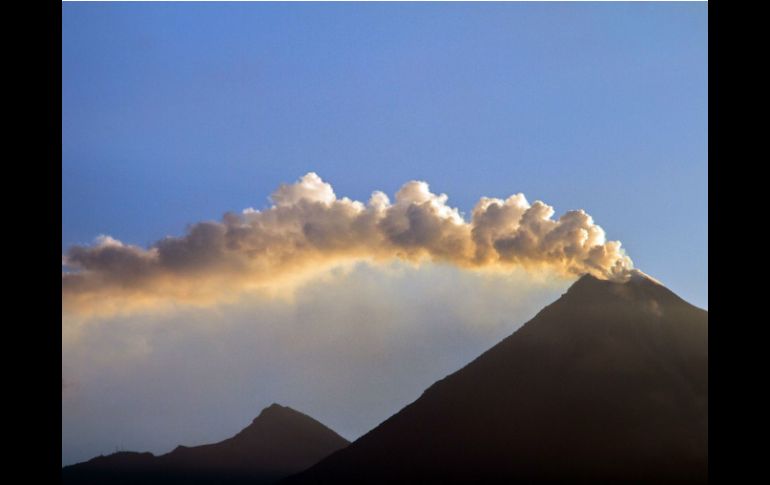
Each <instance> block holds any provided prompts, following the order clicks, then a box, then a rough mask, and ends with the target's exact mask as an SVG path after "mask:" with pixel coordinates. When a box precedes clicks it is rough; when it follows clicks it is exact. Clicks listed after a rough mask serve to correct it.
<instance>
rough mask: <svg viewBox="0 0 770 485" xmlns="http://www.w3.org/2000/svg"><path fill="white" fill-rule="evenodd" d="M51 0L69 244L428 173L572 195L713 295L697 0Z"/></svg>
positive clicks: (392, 185) (361, 190) (455, 189)
mask: <svg viewBox="0 0 770 485" xmlns="http://www.w3.org/2000/svg"><path fill="white" fill-rule="evenodd" d="M62 8H63V46H62V56H63V73H62V81H63V84H62V108H63V119H62V131H63V147H62V153H63V159H62V185H63V187H62V193H63V200H62V226H63V227H62V229H63V236H62V249H63V250H64V249H66V248H67V247H69V246H70V245H72V244H75V243H89V242H91V241H92V240H93V238H94V237H96V236H97V235H98V234H102V233H106V234H109V235H111V236H113V237H116V238H117V239H120V240H122V241H125V242H130V243H133V244H138V245H141V246H146V245H149V244H150V243H152V242H154V241H156V240H158V239H160V238H161V237H163V236H166V235H178V234H180V233H182V232H183V230H184V227H185V225H186V224H190V223H193V222H197V221H200V220H206V219H218V218H219V217H221V215H222V214H223V213H224V212H226V211H228V210H232V211H240V210H241V209H243V208H246V207H255V208H262V207H264V206H267V205H268V201H267V196H268V195H269V194H270V193H271V192H272V190H274V189H275V187H277V186H278V185H279V184H280V183H285V182H293V181H294V180H296V179H297V178H298V177H300V176H302V175H304V174H305V173H307V172H309V171H315V172H317V173H318V174H319V175H320V176H321V177H323V178H324V180H327V181H329V182H330V183H331V184H332V185H333V186H334V187H335V190H336V192H337V194H338V195H339V196H348V197H351V198H354V199H358V200H366V199H367V198H368V196H369V194H370V193H371V192H372V191H374V190H383V191H385V192H386V193H388V194H390V195H391V196H392V194H393V193H394V192H395V191H396V190H397V189H398V188H399V187H400V185H401V184H403V183H404V182H406V181H407V180H412V179H418V180H426V181H427V182H429V183H430V184H431V188H432V189H433V190H434V191H435V192H437V193H442V192H445V193H447V194H449V195H450V200H449V204H450V205H453V206H455V207H458V208H459V209H460V210H461V211H462V212H464V213H466V214H467V213H469V212H470V209H471V208H472V205H473V203H475V202H476V200H478V198H479V197H480V196H482V195H486V196H496V197H503V198H504V197H507V196H509V195H511V194H514V193H518V192H522V193H524V194H525V195H526V196H527V197H528V199H529V200H530V201H533V200H538V199H540V200H544V201H547V202H548V203H549V204H551V205H553V206H554V207H555V208H556V211H557V213H563V212H564V211H566V210H570V209H578V208H583V209H585V210H587V211H588V212H589V213H590V214H592V215H593V216H594V218H595V219H596V220H597V221H599V222H600V224H601V225H602V226H603V227H604V229H605V230H606V231H607V234H608V237H609V238H611V239H619V240H620V241H622V242H623V245H624V247H625V248H626V249H627V251H628V253H629V255H630V256H631V257H632V259H633V260H634V262H635V263H636V265H637V266H638V267H640V268H641V269H642V270H644V271H646V272H647V273H649V274H651V275H654V276H655V277H656V278H658V279H660V280H661V281H663V282H664V283H666V284H667V285H668V286H669V287H671V288H672V289H673V290H674V291H676V292H678V293H679V294H680V295H682V296H683V297H684V298H686V299H688V300H689V301H692V302H693V303H694V304H696V305H699V306H701V307H707V306H708V284H707V275H708V261H707V254H708V238H707V230H708V226H707V215H708V210H707V209H708V207H707V195H708V193H707V181H708V160H707V148H708V146H707V134H708V131H707V122H708V118H707V109H708V105H707V92H708V80H707V69H708V64H707V5H706V4H705V3H662V4H661V3H646V2H642V3H624V4H590V3H589V4H586V3H575V4H559V3H556V4H531V3H522V4H498V3H495V4H483V5H475V4H474V5H471V4H433V3H425V4H404V3H397V4H323V3H322V4H262V3H260V4H227V5H214V4H173V3H170V4H146V3H139V4H76V3H65V4H63V7H62Z"/></svg>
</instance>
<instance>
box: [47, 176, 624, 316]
mask: <svg viewBox="0 0 770 485" xmlns="http://www.w3.org/2000/svg"><path fill="white" fill-rule="evenodd" d="M271 200H272V202H273V205H272V206H271V207H269V208H267V209H265V210H255V209H246V210H244V211H243V212H242V213H241V214H235V213H227V214H225V215H224V216H223V218H222V220H221V221H207V222H199V223H197V224H194V225H192V226H190V228H189V229H188V231H187V233H186V234H185V235H183V236H181V237H167V238H165V239H161V240H160V241H158V242H156V243H155V244H153V245H152V246H151V247H149V248H141V247H138V246H132V245H129V244H124V243H122V242H120V241H117V240H115V239H113V238H111V237H109V236H100V237H99V238H97V239H96V241H95V242H94V244H92V245H89V246H74V247H72V248H70V249H69V251H68V252H67V254H66V255H65V256H64V263H65V264H66V266H67V268H68V269H69V270H68V271H66V272H64V273H63V274H62V295H63V305H64V309H65V310H83V309H85V308H96V307H105V306H109V305H114V306H115V307H116V308H123V309H125V308H127V306H126V304H127V303H130V304H133V305H137V304H143V303H146V302H157V301H162V300H167V301H176V300H184V301H196V302H205V301H212V300H218V299H220V298H223V297H225V296H226V295H230V294H233V292H238V291H239V290H244V289H247V288H250V287H255V286H256V287H259V286H271V285H273V286H274V285H277V284H280V283H281V282H282V281H291V280H292V279H296V278H300V277H301V276H302V275H303V274H307V273H311V272H313V271H317V270H318V269H319V268H325V267H329V266H330V265H331V266H333V265H334V264H337V263H340V262H343V261H368V262H386V261H392V260H403V261H408V262H414V263H421V262H437V263H449V264H452V265H455V266H458V267H463V268H487V269H510V268H513V267H519V268H524V269H529V270H539V269H543V268H545V269H548V270H550V271H553V272H555V273H557V274H562V275H565V276H569V275H578V274H582V273H591V274H593V275H595V276H598V277H601V278H620V277H623V276H624V275H626V273H627V271H628V270H629V269H631V268H632V267H633V265H632V262H631V260H630V259H629V257H628V256H626V255H625V253H624V251H623V250H622V249H621V245H620V242H617V241H607V240H606V238H605V233H604V230H603V229H602V228H601V227H600V226H598V225H596V224H595V223H594V221H593V219H592V218H591V216H589V215H588V214H586V213H585V212H584V211H582V210H575V211H569V212H567V213H565V214H564V215H562V216H561V217H559V218H558V219H554V218H553V216H554V209H553V208H552V207H551V206H549V205H547V204H545V203H543V202H540V201H536V202H534V203H533V204H530V203H529V202H528V201H527V200H526V198H525V197H524V195H522V194H517V195H513V196H511V197H509V198H508V199H505V200H503V199H496V198H488V197H484V198H482V199H481V200H480V201H479V202H478V203H477V204H476V206H475V207H474V209H473V212H472V217H471V220H470V221H466V220H465V219H464V218H463V216H462V215H461V214H460V213H459V211H458V210H457V209H456V208H453V207H451V206H449V205H448V204H447V201H448V197H447V195H446V194H440V195H437V194H434V193H432V192H431V191H430V188H429V186H428V184H427V183H425V182H420V181H411V182H408V183H406V184H404V186H403V187H401V189H400V190H399V191H398V192H397V193H396V194H395V201H393V202H391V200H390V199H389V198H388V196H387V195H385V194H384V193H382V192H379V191H376V192H374V193H373V194H372V196H371V198H370V199H369V201H368V202H367V203H363V202H360V201H355V200H351V199H349V198H347V197H343V198H338V197H337V196H336V195H335V193H334V190H333V189H332V186H331V185H330V184H328V183H326V182H324V181H323V180H322V179H321V178H320V177H319V176H318V175H316V174H315V173H312V172H311V173H308V174H307V175H305V176H303V177H302V178H301V179H300V180H299V181H298V182H296V183H294V184H287V185H281V186H280V187H279V188H278V189H277V190H276V191H275V192H274V193H273V194H272V196H271Z"/></svg>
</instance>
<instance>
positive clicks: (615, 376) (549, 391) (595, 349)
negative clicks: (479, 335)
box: [281, 271, 708, 484]
mask: <svg viewBox="0 0 770 485" xmlns="http://www.w3.org/2000/svg"><path fill="white" fill-rule="evenodd" d="M707 478H708V312H706V311H705V310H702V309H699V308H697V307H695V306H693V305H691V304H689V303H687V302H686V301H684V300H682V299H681V298H679V297H678V296H677V295H675V294H674V293H673V292H671V291H670V290H668V289H667V288H666V287H665V286H663V285H662V284H660V283H659V282H658V281H656V280H654V279H652V278H650V277H648V276H646V275H644V274H643V273H641V272H639V271H634V272H632V274H631V276H630V277H629V278H628V279H627V281H625V282H613V281H606V280H600V279H597V278H595V277H592V276H589V275H585V276H582V277H581V278H580V279H579V280H578V281H577V282H575V283H574V284H573V285H572V286H571V287H570V288H569V289H568V291H567V292H566V293H565V294H564V295H562V296H561V297H560V298H559V299H558V300H557V301H555V302H554V303H552V304H551V305H549V306H547V307H545V308H544V309H543V310H541V311H540V313H538V314H537V315H536V316H535V317H534V318H533V319H532V320H530V321H529V322H527V323H526V324H524V325H523V326H522V327H521V328H519V329H518V330H517V331H516V332H514V333H513V334H512V335H510V336H509V337H507V338H506V339H504V340H503V341H501V342H500V343H498V344H497V345H495V346H494V347H492V348H491V349H490V350H488V351H487V352H485V353H484V354H482V355H481V356H479V357H478V358H477V359H476V360H474V361H473V362H471V363H470V364H468V365H467V366H465V367H464V368H462V369H460V370H459V371H457V372H455V373H453V374H451V375H449V376H447V377H445V378H444V379H441V380H440V381H438V382H436V383H435V384H433V385H432V386H431V387H429V388H428V389H427V390H426V391H425V392H424V393H423V394H422V395H421V396H420V397H419V398H418V399H417V400H416V401H414V402H413V403H412V404H410V405H408V406H406V407H405V408H404V409H402V410H401V411H399V412H398V413H396V414H395V415H394V416H392V417H391V418H389V419H387V420H386V421H384V422H383V423H382V424H380V425H379V426H377V427H376V428H374V429H373V430H372V431H370V432H369V433H367V434H365V435H364V436H362V437H361V438H359V439H358V440H356V441H355V442H353V443H352V444H351V445H350V446H348V447H346V448H344V449H341V450H340V451H337V452H335V453H333V454H332V455H330V456H328V457H327V458H325V459H323V460H321V461H320V462H319V463H317V464H315V465H314V466H312V467H310V468H309V469H308V470H306V471H304V472H302V473H299V474H297V475H294V476H292V477H289V478H288V479H286V480H284V481H283V482H281V483H285V484H303V483H522V484H533V483H537V484H539V483H593V484H596V483H607V484H608V483H639V484H641V483H645V484H658V483H660V484H663V483H706V482H707Z"/></svg>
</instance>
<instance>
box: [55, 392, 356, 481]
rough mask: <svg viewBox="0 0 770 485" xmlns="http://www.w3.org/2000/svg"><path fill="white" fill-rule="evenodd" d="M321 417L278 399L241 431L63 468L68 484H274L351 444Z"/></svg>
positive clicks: (101, 457)
mask: <svg viewBox="0 0 770 485" xmlns="http://www.w3.org/2000/svg"><path fill="white" fill-rule="evenodd" d="M348 443H349V442H348V441H347V440H346V439H344V438H342V437H341V436H339V435H338V434H337V433H335V432H334V431H332V430H331V429H329V428H327V427H326V426H324V425H323V424H321V423H319V422H318V421H316V420H315V419H313V418H311V417H309V416H307V415H305V414H302V413H300V412H297V411H295V410H293V409H291V408H289V407H285V406H280V405H278V404H272V405H271V406H269V407H267V408H265V409H263V410H262V412H261V413H260V414H259V416H257V417H256V418H255V419H254V420H253V421H252V423H251V424H250V425H249V426H247V427H246V428H244V429H243V430H241V431H240V432H239V433H238V434H236V435H235V436H233V437H231V438H228V439H226V440H224V441H220V442H219V443H214V444H208V445H202V446H193V447H186V446H178V447H177V448H175V449H174V450H173V451H172V452H170V453H167V454H165V455H161V456H157V457H156V456H154V455H153V454H152V453H134V452H120V453H115V454H112V455H109V456H99V457H96V458H94V459H92V460H89V461H87V462H84V463H78V464H76V465H72V466H68V467H64V468H62V483H66V484H73V485H74V484H104V485H114V484H125V485H128V484H132V485H139V484H164V485H165V484H172V483H173V484H176V483H180V484H181V483H185V484H214V483H217V484H228V483H233V484H235V483H250V484H255V485H256V484H268V483H275V482H276V481H278V480H279V479H281V478H283V477H286V476H288V475H290V474H292V473H296V472H298V471H301V470H304V469H305V468H307V467H309V466H310V465H312V464H314V463H316V462H318V461H319V460H321V459H322V458H324V457H326V456H328V455H329V454H331V453H332V452H334V451H337V450H339V449H341V448H343V447H345V446H347V445H348Z"/></svg>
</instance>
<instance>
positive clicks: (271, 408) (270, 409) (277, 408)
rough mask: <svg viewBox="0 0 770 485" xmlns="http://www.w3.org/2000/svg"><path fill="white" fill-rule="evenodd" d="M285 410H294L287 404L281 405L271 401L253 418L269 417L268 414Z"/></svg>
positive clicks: (284, 411) (272, 414) (284, 412)
mask: <svg viewBox="0 0 770 485" xmlns="http://www.w3.org/2000/svg"><path fill="white" fill-rule="evenodd" d="M287 412H296V411H294V410H293V409H292V408H290V407H288V406H281V405H280V404H278V403H273V404H271V405H269V406H268V407H266V408H264V409H263V410H262V411H261V412H260V413H259V416H257V417H256V418H254V421H256V420H258V419H259V418H263V417H269V416H276V415H280V414H287Z"/></svg>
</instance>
